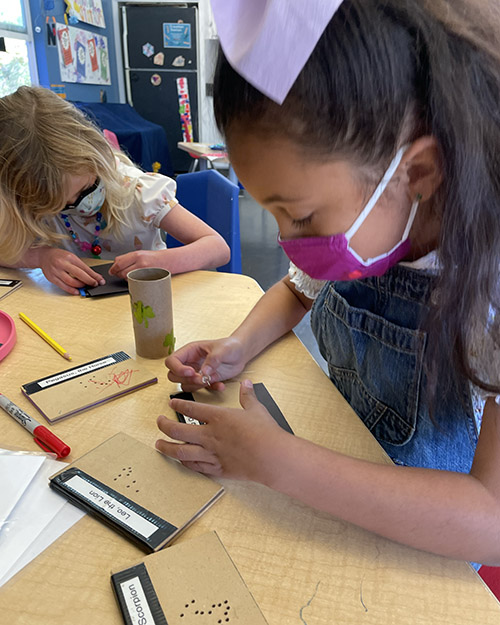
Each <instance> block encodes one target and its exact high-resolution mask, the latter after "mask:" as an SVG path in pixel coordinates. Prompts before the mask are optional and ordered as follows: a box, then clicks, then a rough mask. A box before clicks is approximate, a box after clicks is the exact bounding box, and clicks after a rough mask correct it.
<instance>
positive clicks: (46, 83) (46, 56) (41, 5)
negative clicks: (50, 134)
mask: <svg viewBox="0 0 500 625" xmlns="http://www.w3.org/2000/svg"><path fill="white" fill-rule="evenodd" d="M53 4H54V9H53V10H50V11H47V10H46V9H45V5H46V3H45V2H44V1H43V0H29V5H30V11H31V21H32V26H33V41H34V46H35V54H36V63H37V68H38V78H39V82H40V85H41V86H42V87H49V88H50V85H52V84H57V85H58V84H61V82H62V81H61V75H60V72H59V57H58V52H57V47H56V46H49V45H47V28H46V24H45V20H46V17H47V16H49V19H50V21H52V16H54V17H55V18H56V22H58V23H59V24H63V23H64V12H65V10H66V4H65V3H64V0H54V3H53ZM102 5H103V12H104V19H105V22H106V28H98V27H96V26H92V25H91V24H85V23H84V22H79V23H78V24H75V26H76V27H77V28H82V29H84V30H89V31H91V32H95V33H98V34H101V35H104V36H106V37H107V38H108V54H109V70H110V76H111V85H92V84H78V83H69V82H67V83H64V85H65V88H66V97H67V99H68V100H72V101H74V100H81V101H83V102H99V101H100V95H101V90H102V91H103V92H104V93H105V94H106V98H107V101H108V102H120V93H119V88H118V84H119V83H118V74H117V71H118V69H117V68H118V63H117V58H116V47H115V34H114V28H113V15H112V11H111V1H110V0H103V2H102ZM49 6H50V5H49ZM54 121H55V122H56V120H54Z"/></svg>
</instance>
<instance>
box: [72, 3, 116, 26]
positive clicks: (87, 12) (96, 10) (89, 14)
mask: <svg viewBox="0 0 500 625" xmlns="http://www.w3.org/2000/svg"><path fill="white" fill-rule="evenodd" d="M64 2H65V3H66V5H67V6H68V12H69V13H70V14H71V15H73V16H75V17H76V19H77V20H79V21H80V22H86V23H87V24H92V26H98V27H99V28H106V21H105V19H104V12H103V10H102V1H101V0H64Z"/></svg>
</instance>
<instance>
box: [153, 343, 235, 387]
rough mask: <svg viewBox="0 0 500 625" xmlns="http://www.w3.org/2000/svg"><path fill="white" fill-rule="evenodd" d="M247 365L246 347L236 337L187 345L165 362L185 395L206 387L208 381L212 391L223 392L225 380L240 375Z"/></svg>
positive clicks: (169, 374) (171, 376)
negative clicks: (223, 381)
mask: <svg viewBox="0 0 500 625" xmlns="http://www.w3.org/2000/svg"><path fill="white" fill-rule="evenodd" d="M245 365H246V360H245V358H244V353H243V346H242V344H241V342H240V341H239V340H238V339H236V338H233V337H228V338H224V339H217V340H215V341H196V342H194V343H188V344H187V345H184V347H181V348H180V349H178V350H177V351H175V352H174V353H173V354H172V355H171V356H169V357H168V358H166V360H165V366H166V367H167V368H168V369H169V373H168V379H169V380H171V381H172V382H178V383H180V384H181V386H182V389H183V390H185V391H194V390H196V389H199V388H202V387H205V386H207V378H208V379H209V384H210V388H212V389H213V390H216V391H222V390H224V384H223V383H222V380H227V379H229V378H231V377H233V376H235V375H238V373H241V372H242V371H243V369H244V367H245Z"/></svg>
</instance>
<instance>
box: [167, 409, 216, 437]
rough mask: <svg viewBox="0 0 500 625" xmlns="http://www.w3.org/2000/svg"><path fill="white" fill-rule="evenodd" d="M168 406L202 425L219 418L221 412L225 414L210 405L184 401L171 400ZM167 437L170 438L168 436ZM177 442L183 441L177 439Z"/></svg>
mask: <svg viewBox="0 0 500 625" xmlns="http://www.w3.org/2000/svg"><path fill="white" fill-rule="evenodd" d="M169 406H170V407H171V408H173V409H174V410H175V411H176V412H180V413H181V414H183V415H185V416H186V417H191V418H192V419H197V420H198V421H202V422H203V423H210V422H211V421H213V420H214V419H216V418H217V417H218V416H220V415H221V414H222V413H223V412H225V409H224V408H221V407H220V406H211V405H210V404H202V403H199V402H194V401H187V400H185V399H171V400H170V402H169ZM180 425H184V424H180ZM188 427H191V426H188ZM197 429H199V428H197ZM201 430H203V428H201ZM181 433H182V432H181ZM167 434H168V432H167ZM168 435H169V436H170V434H168ZM172 438H173V437H172ZM179 440H184V439H179ZM191 440H192V439H191ZM200 440H201V439H198V440H196V441H193V442H199V441H200Z"/></svg>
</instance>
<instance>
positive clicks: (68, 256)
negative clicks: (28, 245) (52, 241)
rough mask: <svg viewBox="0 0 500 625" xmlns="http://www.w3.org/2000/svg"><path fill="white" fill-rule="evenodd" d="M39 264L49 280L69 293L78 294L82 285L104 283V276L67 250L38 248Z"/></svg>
mask: <svg viewBox="0 0 500 625" xmlns="http://www.w3.org/2000/svg"><path fill="white" fill-rule="evenodd" d="M38 254H39V263H38V264H39V266H40V269H41V270H42V271H43V274H44V276H45V277H46V278H47V280H48V281H49V282H52V284H55V285H56V286H58V287H60V288H61V289H63V291H66V293H69V294H70V295H79V291H78V289H79V288H81V287H82V286H85V285H87V286H97V285H98V284H105V282H106V281H105V280H104V278H103V277H102V276H101V275H99V274H98V273H96V272H95V271H93V270H92V269H91V268H90V267H87V265H86V264H85V263H84V262H83V261H82V260H81V258H78V256H75V254H72V253H71V252H68V251H67V250H61V249H59V248H56V247H44V248H40V249H39V253H38Z"/></svg>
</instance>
